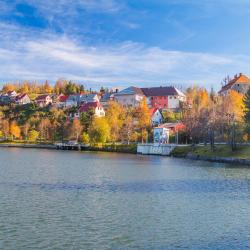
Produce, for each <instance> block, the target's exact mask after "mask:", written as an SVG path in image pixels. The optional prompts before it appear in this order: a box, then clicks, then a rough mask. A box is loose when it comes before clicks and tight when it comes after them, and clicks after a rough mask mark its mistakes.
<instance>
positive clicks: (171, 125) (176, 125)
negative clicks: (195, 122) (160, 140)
mask: <svg viewBox="0 0 250 250" xmlns="http://www.w3.org/2000/svg"><path fill="white" fill-rule="evenodd" d="M159 127H162V128H167V129H169V130H170V131H171V132H172V133H176V132H177V131H183V130H184V129H185V125H184V124H183V123H182V122H168V123H164V124H162V125H160V126H159Z"/></svg>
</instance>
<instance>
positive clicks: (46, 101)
mask: <svg viewBox="0 0 250 250" xmlns="http://www.w3.org/2000/svg"><path fill="white" fill-rule="evenodd" d="M35 102H36V104H37V105H38V106H39V107H46V106H48V105H50V104H52V98H51V97H50V96H49V95H40V96H38V97H37V98H36V99H35Z"/></svg>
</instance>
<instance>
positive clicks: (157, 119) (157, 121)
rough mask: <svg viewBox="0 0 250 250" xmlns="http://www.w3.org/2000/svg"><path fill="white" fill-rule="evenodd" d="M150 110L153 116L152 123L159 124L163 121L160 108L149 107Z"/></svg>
mask: <svg viewBox="0 0 250 250" xmlns="http://www.w3.org/2000/svg"><path fill="white" fill-rule="evenodd" d="M149 112H150V116H151V123H152V125H154V126H155V125H159V124H161V123H162V121H163V116H162V114H161V112H160V110H159V109H157V108H150V109H149Z"/></svg>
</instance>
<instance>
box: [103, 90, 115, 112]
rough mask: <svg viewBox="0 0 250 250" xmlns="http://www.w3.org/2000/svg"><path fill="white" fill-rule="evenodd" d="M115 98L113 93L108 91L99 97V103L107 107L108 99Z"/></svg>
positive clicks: (112, 99)
mask: <svg viewBox="0 0 250 250" xmlns="http://www.w3.org/2000/svg"><path fill="white" fill-rule="evenodd" d="M114 99H115V94H114V93H112V92H109V93H105V94H104V95H103V96H102V97H101V99H100V103H101V104H102V106H103V107H104V108H105V109H106V108H108V104H109V102H110V101H114Z"/></svg>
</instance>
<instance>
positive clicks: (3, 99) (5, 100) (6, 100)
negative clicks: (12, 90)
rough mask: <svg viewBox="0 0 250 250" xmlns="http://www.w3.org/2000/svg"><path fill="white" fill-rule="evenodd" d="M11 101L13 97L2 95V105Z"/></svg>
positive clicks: (0, 101) (0, 97)
mask: <svg viewBox="0 0 250 250" xmlns="http://www.w3.org/2000/svg"><path fill="white" fill-rule="evenodd" d="M10 103H11V99H10V97H9V96H8V95H1V96H0V105H9V104H10Z"/></svg>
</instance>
